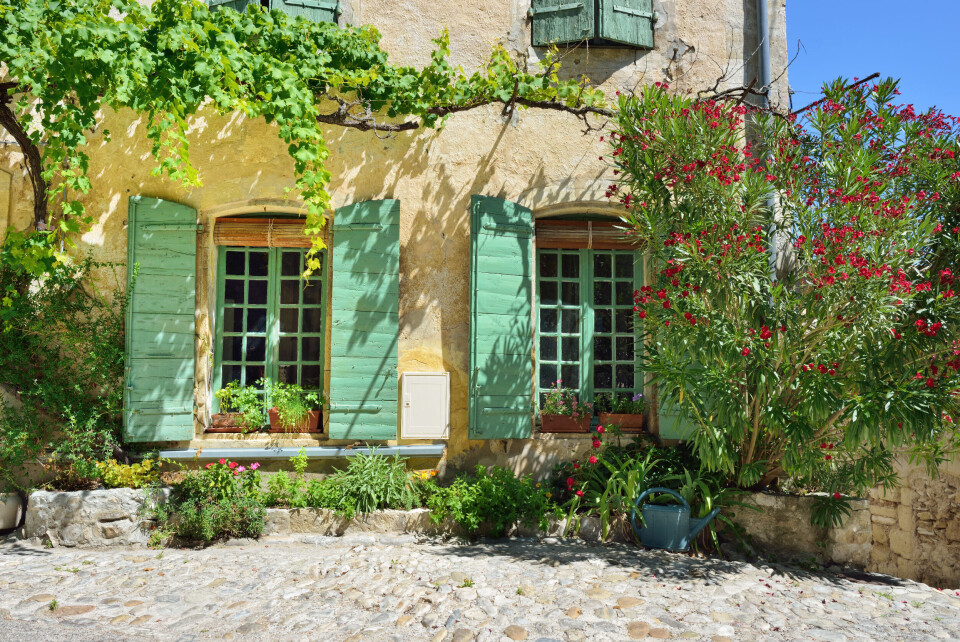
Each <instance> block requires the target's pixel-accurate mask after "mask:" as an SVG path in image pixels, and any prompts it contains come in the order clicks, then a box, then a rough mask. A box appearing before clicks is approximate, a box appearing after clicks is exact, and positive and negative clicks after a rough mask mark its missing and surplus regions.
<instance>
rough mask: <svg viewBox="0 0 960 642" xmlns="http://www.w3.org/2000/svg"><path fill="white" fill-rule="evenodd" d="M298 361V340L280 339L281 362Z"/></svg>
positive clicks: (291, 338)
mask: <svg viewBox="0 0 960 642" xmlns="http://www.w3.org/2000/svg"><path fill="white" fill-rule="evenodd" d="M296 360H297V338H296V337H280V361H296Z"/></svg>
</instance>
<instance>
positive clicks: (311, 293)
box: [303, 277, 323, 305]
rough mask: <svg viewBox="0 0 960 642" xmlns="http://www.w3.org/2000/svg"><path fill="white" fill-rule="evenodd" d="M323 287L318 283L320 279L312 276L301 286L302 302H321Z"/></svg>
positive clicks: (317, 303) (318, 303)
mask: <svg viewBox="0 0 960 642" xmlns="http://www.w3.org/2000/svg"><path fill="white" fill-rule="evenodd" d="M322 292H323V287H322V286H321V285H320V279H319V278H318V277H314V278H313V279H311V280H310V281H308V282H306V283H305V284H304V286H303V304H304V305H320V304H321V303H322V302H323V297H322Z"/></svg>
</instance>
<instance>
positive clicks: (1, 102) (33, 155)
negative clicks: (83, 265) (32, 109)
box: [0, 83, 47, 230]
mask: <svg viewBox="0 0 960 642" xmlns="http://www.w3.org/2000/svg"><path fill="white" fill-rule="evenodd" d="M14 87H16V84H15V83H0V126H2V127H3V128H4V129H6V130H7V131H8V132H10V135H11V136H13V139H14V140H15V141H17V144H18V145H19V146H20V149H21V150H23V157H24V161H25V163H26V166H27V175H28V176H29V177H30V184H31V186H32V187H33V225H34V227H35V228H36V229H38V230H42V229H44V228H45V226H46V222H47V183H46V181H44V180H43V158H42V157H41V156H40V149H39V148H38V147H37V146H36V145H35V144H34V142H33V141H32V140H31V139H30V136H29V135H28V134H27V132H26V130H25V129H24V128H23V126H22V125H21V124H20V122H19V121H18V120H17V115H16V114H15V113H14V112H13V109H12V108H11V106H10V103H11V101H12V98H13V97H12V96H11V95H10V93H9V91H10V89H12V88H14Z"/></svg>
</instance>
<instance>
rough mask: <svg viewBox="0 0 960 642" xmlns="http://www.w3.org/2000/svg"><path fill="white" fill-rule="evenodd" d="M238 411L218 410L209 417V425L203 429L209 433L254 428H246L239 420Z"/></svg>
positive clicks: (234, 431) (241, 430)
mask: <svg viewBox="0 0 960 642" xmlns="http://www.w3.org/2000/svg"><path fill="white" fill-rule="evenodd" d="M240 416H241V415H240V413H239V412H219V413H216V414H214V415H213V416H211V417H210V420H211V421H210V426H209V427H208V428H207V429H206V430H204V432H209V433H242V432H253V431H254V430H256V428H254V429H252V430H251V429H249V428H246V427H245V426H244V425H243V424H242V423H241V422H240Z"/></svg>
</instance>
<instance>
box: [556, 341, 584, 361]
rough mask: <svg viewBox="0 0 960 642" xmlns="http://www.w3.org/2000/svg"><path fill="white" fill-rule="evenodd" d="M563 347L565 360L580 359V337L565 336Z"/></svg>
mask: <svg viewBox="0 0 960 642" xmlns="http://www.w3.org/2000/svg"><path fill="white" fill-rule="evenodd" d="M561 348H562V349H561V351H560V353H561V356H562V357H563V360H564V361H580V337H564V338H563V341H562V344H561Z"/></svg>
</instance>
